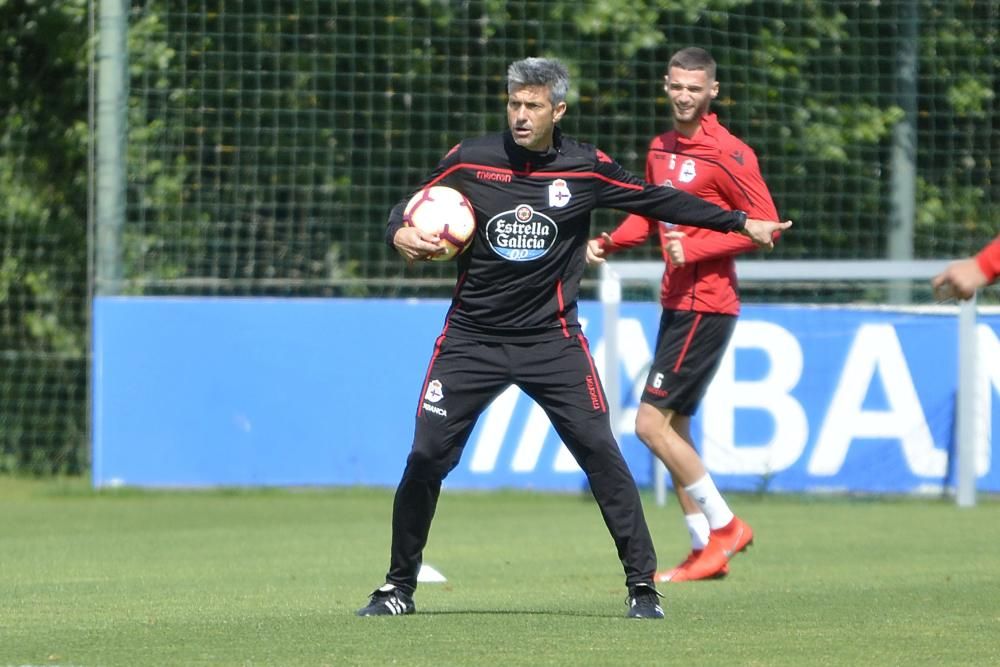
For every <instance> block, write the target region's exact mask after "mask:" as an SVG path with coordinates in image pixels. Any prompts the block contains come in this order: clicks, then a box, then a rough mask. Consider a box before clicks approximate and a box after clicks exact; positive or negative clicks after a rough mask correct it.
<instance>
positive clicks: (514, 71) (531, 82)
mask: <svg viewBox="0 0 1000 667" xmlns="http://www.w3.org/2000/svg"><path fill="white" fill-rule="evenodd" d="M525 86H545V87H546V88H548V89H549V100H550V101H551V102H552V105H553V106H555V105H557V104H559V103H560V102H562V101H564V100H565V99H566V93H568V92H569V70H567V69H566V66H565V65H563V64H562V63H561V62H559V61H558V60H556V59H555V58H525V59H524V60H518V61H516V62H513V63H511V65H510V67H508V68H507V94H508V95H509V94H510V93H513V92H514V91H515V90H517V89H519V88H524V87H525Z"/></svg>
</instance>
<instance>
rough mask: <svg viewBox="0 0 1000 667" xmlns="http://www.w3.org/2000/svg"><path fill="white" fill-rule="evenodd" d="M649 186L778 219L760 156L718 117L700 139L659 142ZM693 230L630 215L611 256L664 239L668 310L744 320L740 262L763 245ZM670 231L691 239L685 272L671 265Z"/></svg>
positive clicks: (650, 157) (670, 135)
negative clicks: (654, 238) (738, 258)
mask: <svg viewBox="0 0 1000 667" xmlns="http://www.w3.org/2000/svg"><path fill="white" fill-rule="evenodd" d="M646 180H647V181H649V182H650V183H656V184H657V185H666V186H669V187H674V188H677V189H678V190H683V191H684V192H688V193H690V194H693V195H695V196H697V197H700V198H702V199H705V200H707V201H710V202H712V203H714V204H718V205H719V206H721V207H723V208H726V209H737V210H742V211H746V213H747V215H748V216H750V217H751V218H757V219H760V220H777V219H778V212H777V210H776V209H775V206H774V201H772V199H771V193H770V191H769V190H768V188H767V184H766V183H765V182H764V178H763V177H762V176H761V173H760V167H759V166H758V164H757V155H756V154H755V153H754V152H753V149H751V148H750V147H749V146H747V145H746V144H745V143H743V142H742V141H740V140H739V139H738V138H737V137H736V136H734V135H733V134H732V133H731V132H729V130H727V129H726V128H725V127H723V126H722V125H721V124H719V121H718V119H717V117H716V115H715V114H706V115H705V116H703V117H702V119H701V128H700V131H699V132H698V133H697V134H696V135H695V136H694V137H691V138H688V137H685V136H684V135H682V134H680V133H678V132H676V131H674V130H671V131H670V132H666V133H664V134H661V135H659V136H657V137H654V138H653V140H652V141H650V143H649V153H648V154H647V157H646ZM685 224H686V223H684V222H681V221H680V220H677V219H675V218H669V217H667V218H655V217H652V218H650V217H643V216H639V215H630V216H628V217H627V218H625V220H623V221H622V223H621V224H620V225H619V226H618V228H617V229H615V231H613V232H612V233H611V239H612V240H613V241H614V243H615V245H614V246H612V247H611V248H607V249H606V250H609V251H610V252H616V251H618V250H621V249H624V248H629V247H632V246H635V245H638V244H640V243H642V242H644V241H645V240H646V238H647V237H649V236H651V235H653V234H656V235H657V236H659V237H660V243H661V246H662V247H663V256H664V259H665V260H667V267H666V270H665V271H664V273H663V285H662V290H661V293H660V301H661V303H662V305H663V307H664V308H666V309H670V310H694V311H698V312H701V313H722V314H726V315H738V314H739V312H740V297H739V287H738V285H737V281H736V263H735V261H734V258H735V257H736V256H737V255H739V254H741V253H744V252H747V251H750V250H754V249H756V246H755V245H754V243H753V241H751V240H750V239H749V238H747V237H746V236H742V235H736V234H718V233H716V232H713V231H711V230H708V229H696V228H692V227H686V226H684V225H685ZM669 231H681V232H684V234H685V237H684V238H683V239H681V246H682V247H683V248H684V261H685V263H684V265H683V266H673V265H671V264H670V263H669V258H668V256H667V252H666V246H667V240H668V239H667V236H666V234H667V232H669ZM602 246H603V243H602Z"/></svg>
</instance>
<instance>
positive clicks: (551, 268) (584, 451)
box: [358, 58, 791, 618]
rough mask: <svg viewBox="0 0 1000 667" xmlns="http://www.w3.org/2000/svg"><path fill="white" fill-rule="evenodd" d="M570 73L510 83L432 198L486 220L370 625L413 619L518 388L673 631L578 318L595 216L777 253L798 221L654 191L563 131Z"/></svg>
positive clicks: (441, 349) (646, 610)
mask: <svg viewBox="0 0 1000 667" xmlns="http://www.w3.org/2000/svg"><path fill="white" fill-rule="evenodd" d="M568 89H569V74H568V72H567V70H566V68H565V66H564V65H563V64H562V63H560V62H559V61H557V60H551V59H544V58H527V59H524V60H520V61H517V62H515V63H513V64H512V65H511V66H510V67H509V69H508V71H507V93H508V101H507V121H508V126H509V129H508V130H506V131H503V132H500V133H496V134H491V135H486V136H482V137H477V138H472V139H466V140H464V141H462V142H461V143H460V144H458V145H457V146H455V147H454V148H452V149H451V151H450V152H449V153H448V154H447V155H446V156H445V157H444V158H442V160H441V162H440V163H439V164H438V166H437V168H436V169H435V170H434V171H433V172H432V173H431V175H430V176H429V177H428V178H427V179H426V181H425V182H424V183H423V184H421V188H420V189H423V188H426V187H430V186H434V185H446V186H449V187H452V188H454V189H456V190H458V191H459V192H461V193H462V194H464V195H465V197H466V198H467V199H468V200H469V202H470V203H471V204H472V207H473V209H474V211H475V216H476V232H475V239H474V241H473V243H472V245H471V247H470V248H469V249H468V250H467V251H465V252H463V253H462V254H460V255H458V256H457V258H456V260H455V262H456V267H457V271H458V281H457V284H456V286H455V292H454V297H453V300H452V305H451V308H450V309H449V311H448V314H447V317H446V322H445V326H444V330H443V331H442V333H441V335H440V336H439V337H438V338H437V341H436V342H435V345H434V351H433V353H432V356H431V361H430V364H429V367H428V369H427V374H426V376H425V379H424V383H423V387H422V388H421V392H420V400H419V402H418V404H417V408H416V427H415V431H414V436H413V443H412V448H411V451H410V454H409V456H408V458H407V461H406V468H405V470H404V472H403V475H402V479H401V480H400V482H399V486H398V487H397V489H396V496H395V500H394V503H393V517H392V546H391V553H390V565H389V571H388V573H387V574H386V578H385V585H383V586H381V587H380V588H378V589H376V590H375V591H374V592H372V594H371V596H370V598H369V601H368V604H367V605H366V606H365V607H363V608H362V609H359V610H358V615H360V616H383V615H401V614H409V613H413V612H414V611H415V606H414V603H413V593H414V591H415V589H416V587H417V573H418V572H419V570H420V565H421V561H422V555H423V550H424V546H425V545H426V543H427V538H428V535H429V533H430V526H431V520H432V518H433V516H434V512H435V510H436V507H437V501H438V496H439V494H440V490H441V482H442V481H443V480H444V478H445V476H446V475H447V474H448V473H449V472H450V471H451V470H452V469H454V468H455V466H456V465H458V462H459V459H460V457H461V455H462V451H463V449H464V447H465V444H466V441H467V439H468V437H469V435H470V433H471V432H472V429H473V427H474V426H475V424H476V420H477V419H478V417H479V415H480V414H482V412H483V411H484V410H485V409H486V407H487V406H488V405H489V403H490V402H491V401H492V400H493V399H494V398H496V397H497V396H499V395H500V394H501V393H502V392H503V391H504V390H505V389H507V388H508V387H509V386H510V385H512V384H514V385H517V386H518V387H519V388H520V389H521V390H522V391H524V392H525V393H526V394H527V395H528V396H530V397H531V398H532V399H534V400H535V401H536V402H537V403H539V405H541V406H542V408H544V410H545V411H546V414H547V415H548V416H549V418H550V419H551V420H552V424H553V426H554V427H555V429H556V432H557V433H558V434H559V436H560V437H561V438H562V441H563V442H564V443H565V445H566V447H567V448H568V449H569V451H570V452H571V453H572V454H573V456H574V458H575V459H576V461H577V463H578V464H579V465H580V467H581V468H582V469H583V471H584V472H585V473H586V475H587V480H588V482H589V485H590V489H591V491H592V493H593V495H594V498H595V499H596V500H597V503H598V505H599V506H600V509H601V514H602V516H603V518H604V521H605V524H606V526H607V528H608V530H609V532H610V533H611V536H612V538H613V540H614V543H615V547H616V548H617V552H618V557H619V559H620V560H621V562H622V565H623V568H624V571H625V583H626V586H627V588H628V598H627V604H628V611H627V616H629V617H630V618H663V610H662V609H661V608H660V605H659V594H658V593H657V591H656V589H655V587H654V585H653V576H654V573H655V571H656V554H655V552H654V549H653V543H652V539H651V538H650V535H649V529H648V527H647V525H646V520H645V517H644V515H643V511H642V505H641V503H640V500H639V492H638V490H637V489H636V486H635V482H634V480H633V478H632V475H631V473H630V472H629V470H628V467H627V466H626V464H625V460H624V458H623V457H622V454H621V450H620V449H619V447H618V444H617V443H616V441H615V438H614V435H613V434H612V430H611V424H610V420H609V418H608V409H607V401H606V400H605V396H604V390H603V387H602V386H601V381H600V378H599V377H598V375H597V370H596V367H595V364H594V361H593V358H592V357H591V354H590V349H589V345H588V342H587V339H586V337H585V336H584V335H583V333H582V330H581V327H580V323H579V321H578V319H577V294H578V291H579V286H580V280H581V278H582V276H583V272H584V269H585V267H586V245H587V239H588V234H589V228H590V214H591V211H593V210H594V209H595V208H615V209H619V210H623V211H628V212H631V213H637V214H639V215H645V216H650V217H654V218H657V219H673V220H676V221H677V222H679V223H683V224H686V225H691V226H701V227H707V228H710V229H715V230H717V231H720V232H733V233H738V234H743V235H745V236H748V237H750V238H751V239H753V240H754V242H756V243H758V244H760V245H763V246H766V247H770V245H771V243H772V235H773V234H774V232H775V231H777V230H781V229H786V228H788V227H789V226H791V222H784V223H779V222H777V221H769V220H756V219H750V218H748V217H747V215H746V214H745V213H743V212H742V211H727V210H725V209H722V208H720V207H718V206H716V205H714V204H711V203H708V202H706V201H703V200H701V199H698V198H697V197H694V196H691V195H688V194H686V193H683V192H681V191H679V190H675V189H673V188H663V187H658V186H653V185H649V184H647V183H646V182H645V181H643V180H642V179H640V178H638V177H636V176H634V175H633V174H631V173H629V172H627V171H626V170H624V169H623V168H622V167H621V166H620V165H619V164H617V163H616V162H615V161H614V160H612V159H611V158H610V157H608V156H607V155H606V154H604V153H603V152H602V151H600V150H597V149H596V148H594V147H593V146H591V145H588V144H584V143H581V142H578V141H576V140H575V139H572V138H570V137H567V136H564V135H563V134H562V133H561V132H560V131H559V130H558V129H557V127H556V125H557V123H558V122H559V121H560V119H562V117H563V115H564V114H565V113H566V101H565V100H566V93H567V92H568ZM408 199H409V198H407V199H404V200H403V201H401V202H400V203H399V204H398V205H397V206H396V207H395V208H393V210H392V212H391V214H390V216H389V223H388V226H387V229H386V241H387V243H389V245H391V246H392V247H394V248H396V250H397V251H398V252H399V253H400V255H402V256H403V257H404V258H406V259H407V260H410V261H413V260H423V259H429V258H431V257H432V256H434V255H435V254H436V253H438V252H439V246H438V239H437V238H435V236H434V235H433V234H428V233H427V232H425V231H422V230H421V229H420V228H419V227H415V226H406V225H404V222H403V209H404V207H405V204H406V202H407V201H408Z"/></svg>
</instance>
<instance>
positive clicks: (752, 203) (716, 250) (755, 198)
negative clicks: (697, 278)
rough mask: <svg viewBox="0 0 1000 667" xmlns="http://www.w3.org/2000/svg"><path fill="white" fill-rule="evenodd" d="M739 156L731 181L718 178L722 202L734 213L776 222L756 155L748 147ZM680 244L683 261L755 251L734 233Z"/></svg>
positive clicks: (776, 238)
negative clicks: (740, 159)
mask: <svg viewBox="0 0 1000 667" xmlns="http://www.w3.org/2000/svg"><path fill="white" fill-rule="evenodd" d="M743 155H744V158H743V160H744V162H743V166H742V167H741V168H739V169H734V170H731V171H730V174H731V175H732V177H733V178H732V179H720V180H721V190H722V192H723V195H724V196H725V198H726V202H727V203H728V204H729V206H730V207H731V208H733V209H735V210H741V211H746V214H747V217H748V218H755V219H757V220H777V219H778V210H777V208H775V206H774V200H773V199H771V191H770V190H769V189H768V187H767V183H765V182H764V177H763V176H761V173H760V166H759V165H758V163H757V155H756V154H755V153H754V152H753V151H752V150H749V149H748V148H744V149H743ZM779 236H780V233H779V234H775V236H774V240H775V241H777V240H778V237H779ZM681 245H682V246H683V247H684V260H685V262H700V261H703V260H706V259H716V258H719V257H728V256H735V255H740V254H743V253H745V252H749V251H751V250H756V249H757V246H756V244H755V243H754V242H753V241H752V240H750V239H749V238H748V237H746V236H742V235H739V236H738V235H736V234H705V235H702V236H698V237H685V238H684V239H683V240H682V241H681Z"/></svg>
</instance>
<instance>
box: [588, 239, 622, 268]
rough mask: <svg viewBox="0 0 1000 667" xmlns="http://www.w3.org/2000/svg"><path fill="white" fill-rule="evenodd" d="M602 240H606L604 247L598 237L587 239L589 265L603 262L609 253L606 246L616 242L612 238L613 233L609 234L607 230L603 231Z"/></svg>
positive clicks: (608, 246)
mask: <svg viewBox="0 0 1000 667" xmlns="http://www.w3.org/2000/svg"><path fill="white" fill-rule="evenodd" d="M601 240H603V241H604V246H603V247H602V246H601V244H600V242H599V241H598V240H597V239H590V240H589V241H587V266H593V265H595V264H603V263H604V261H605V258H606V257H607V255H608V252H607V250H605V248H610V247H611V246H613V245H614V244H615V242H614V241H612V240H611V234H608V233H607V232H601Z"/></svg>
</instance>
